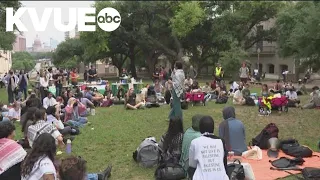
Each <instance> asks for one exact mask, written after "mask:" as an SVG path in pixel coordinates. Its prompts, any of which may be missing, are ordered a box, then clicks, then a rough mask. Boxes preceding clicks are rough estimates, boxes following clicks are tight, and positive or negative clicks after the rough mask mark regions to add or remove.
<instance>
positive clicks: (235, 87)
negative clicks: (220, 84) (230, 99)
mask: <svg viewBox="0 0 320 180" xmlns="http://www.w3.org/2000/svg"><path fill="white" fill-rule="evenodd" d="M230 84H231V85H230V90H229V93H228V94H229V95H230V96H233V94H234V93H235V92H236V91H237V90H238V89H239V84H238V83H237V82H236V81H230Z"/></svg>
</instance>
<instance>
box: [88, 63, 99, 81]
mask: <svg viewBox="0 0 320 180" xmlns="http://www.w3.org/2000/svg"><path fill="white" fill-rule="evenodd" d="M96 77H97V70H96V69H95V68H94V67H93V66H91V69H90V70H89V78H88V80H89V82H90V83H91V82H92V81H95V80H96Z"/></svg>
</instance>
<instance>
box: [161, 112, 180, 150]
mask: <svg viewBox="0 0 320 180" xmlns="http://www.w3.org/2000/svg"><path fill="white" fill-rule="evenodd" d="M181 133H182V134H183V123H182V119H181V118H178V117H176V118H171V119H170V122H169V127H168V131H167V133H166V136H165V138H164V143H163V148H164V149H165V150H166V149H168V147H169V145H170V144H171V142H172V140H173V139H174V138H175V137H176V136H177V135H178V134H181Z"/></svg>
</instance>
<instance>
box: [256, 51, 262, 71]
mask: <svg viewBox="0 0 320 180" xmlns="http://www.w3.org/2000/svg"><path fill="white" fill-rule="evenodd" d="M260 52H261V50H260V48H258V49H257V53H258V65H257V67H258V73H260V72H259V71H260Z"/></svg>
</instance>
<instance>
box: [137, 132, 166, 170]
mask: <svg viewBox="0 0 320 180" xmlns="http://www.w3.org/2000/svg"><path fill="white" fill-rule="evenodd" d="M132 157H133V159H134V160H135V161H136V162H138V163H139V165H140V166H142V167H146V168H150V167H154V166H156V165H158V163H159V159H160V149H159V147H158V144H157V141H156V140H155V137H148V138H146V139H144V140H143V141H142V142H141V144H140V145H139V147H138V148H137V150H136V151H135V152H133V155H132Z"/></svg>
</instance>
